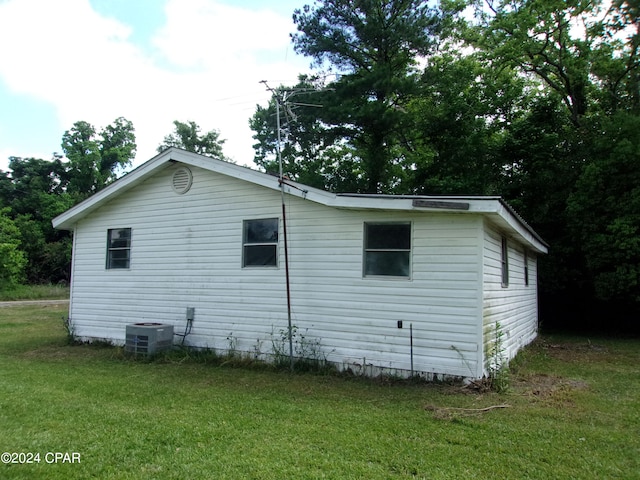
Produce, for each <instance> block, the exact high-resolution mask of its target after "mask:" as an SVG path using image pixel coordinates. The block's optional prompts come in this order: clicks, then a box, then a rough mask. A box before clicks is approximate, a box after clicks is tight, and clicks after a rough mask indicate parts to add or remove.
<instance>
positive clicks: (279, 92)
mask: <svg viewBox="0 0 640 480" xmlns="http://www.w3.org/2000/svg"><path fill="white" fill-rule="evenodd" d="M260 83H263V84H264V86H265V87H266V88H267V90H269V91H270V92H271V93H272V94H273V96H274V98H275V100H276V130H277V137H278V141H277V144H276V154H277V156H278V170H279V171H278V182H279V183H280V197H281V200H282V232H283V236H284V271H285V280H286V285H287V322H288V323H287V327H288V337H289V368H290V369H291V371H293V325H292V322H291V278H290V276H289V248H288V243H287V212H286V206H285V197H284V186H285V185H286V184H287V183H286V182H285V178H284V174H283V168H282V148H281V143H282V136H281V135H282V134H281V126H280V109H283V110H284V111H285V114H287V115H288V116H290V117H291V118H292V119H293V120H294V121H295V119H296V114H295V113H294V112H293V109H292V108H291V107H292V106H305V107H322V105H313V104H308V103H292V102H291V98H293V97H294V96H296V95H297V94H299V93H303V92H315V91H317V90H313V89H309V88H298V89H292V90H287V89H284V88H277V89H274V88H271V87H270V86H269V85H268V84H267V81H266V80H262V81H261V82H260ZM303 192H304V193H306V191H303Z"/></svg>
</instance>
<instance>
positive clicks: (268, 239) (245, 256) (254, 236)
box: [242, 218, 278, 267]
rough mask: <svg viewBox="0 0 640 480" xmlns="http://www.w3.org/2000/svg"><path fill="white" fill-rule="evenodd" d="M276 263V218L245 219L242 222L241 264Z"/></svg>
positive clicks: (262, 265) (268, 264)
mask: <svg viewBox="0 0 640 480" xmlns="http://www.w3.org/2000/svg"><path fill="white" fill-rule="evenodd" d="M277 265H278V219H277V218H264V219H260V220H245V221H244V223H243V239H242V266H243V267H276V266H277Z"/></svg>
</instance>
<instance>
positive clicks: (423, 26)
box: [292, 0, 438, 193]
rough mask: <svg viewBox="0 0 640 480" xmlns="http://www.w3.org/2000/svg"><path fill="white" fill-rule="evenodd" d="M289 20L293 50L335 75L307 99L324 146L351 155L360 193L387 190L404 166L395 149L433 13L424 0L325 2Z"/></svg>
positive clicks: (430, 43)
mask: <svg viewBox="0 0 640 480" xmlns="http://www.w3.org/2000/svg"><path fill="white" fill-rule="evenodd" d="M293 20H294V23H295V24H296V25H297V33H296V34H294V35H293V36H292V41H293V44H294V49H295V51H296V52H298V53H301V54H303V55H306V56H309V57H311V58H312V59H313V61H314V65H315V66H316V67H317V68H324V67H325V66H327V65H328V66H329V69H330V70H335V73H336V74H338V77H337V79H336V80H334V81H332V82H329V83H327V84H326V85H321V86H322V87H327V89H328V90H329V89H330V92H331V93H330V94H326V95H322V96H321V97H317V98H316V97H314V100H315V101H314V102H313V103H321V104H322V105H323V108H322V109H317V110H316V111H315V112H314V113H313V114H314V115H316V116H317V117H318V121H319V122H320V125H322V128H323V130H324V133H323V136H324V138H325V141H324V145H327V146H328V145H332V147H333V148H334V149H335V148H337V149H340V150H342V149H344V148H346V149H347V151H348V152H350V153H351V154H353V157H352V158H353V159H355V160H356V161H357V162H358V164H359V165H358V168H356V169H355V170H359V171H362V172H363V175H362V177H363V179H364V182H365V184H364V187H363V188H362V190H363V191H366V192H369V193H376V192H381V191H386V192H389V191H391V190H392V189H393V187H394V185H395V184H396V183H397V179H396V178H395V177H396V176H397V175H398V173H401V172H402V170H403V169H402V168H398V167H397V166H398V164H400V163H402V158H401V157H400V156H398V154H397V152H395V151H394V150H395V147H396V145H397V144H398V135H399V133H400V132H402V130H403V129H404V128H405V127H406V126H407V124H408V122H409V117H408V115H407V114H406V111H405V106H406V104H407V103H408V101H409V100H410V99H411V97H412V95H413V94H414V93H415V91H416V84H417V79H418V76H417V59H418V57H420V56H424V55H427V54H428V53H429V52H430V51H431V50H432V48H433V45H434V40H433V35H434V34H435V32H436V30H437V25H438V17H437V15H436V14H435V13H434V11H433V10H431V9H430V8H429V6H428V2H425V1H416V0H393V1H384V0H363V1H359V2H355V3H354V2H350V1H346V0H327V1H324V2H320V3H319V5H318V6H316V7H314V8H312V7H309V6H305V7H304V8H303V9H298V10H296V11H295V12H294V15H293ZM338 170H339V169H338Z"/></svg>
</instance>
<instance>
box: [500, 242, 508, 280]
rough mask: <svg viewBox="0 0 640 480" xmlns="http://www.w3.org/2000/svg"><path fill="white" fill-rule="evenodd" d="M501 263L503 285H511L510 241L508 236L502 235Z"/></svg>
mask: <svg viewBox="0 0 640 480" xmlns="http://www.w3.org/2000/svg"><path fill="white" fill-rule="evenodd" d="M500 257H501V264H502V286H503V287H508V286H509V243H508V241H507V237H502V248H501V255H500Z"/></svg>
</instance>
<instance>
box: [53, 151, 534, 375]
mask: <svg viewBox="0 0 640 480" xmlns="http://www.w3.org/2000/svg"><path fill="white" fill-rule="evenodd" d="M283 199H284V204H285V206H286V210H285V209H283ZM283 212H285V218H284V220H285V221H286V232H285V228H284V223H285V221H283ZM53 225H54V227H56V228H60V229H67V230H71V231H73V261H72V277H71V301H70V311H69V317H70V321H71V324H72V325H73V328H74V332H75V334H76V335H77V336H78V337H80V338H82V339H84V340H96V339H107V340H109V341H112V342H114V343H120V344H122V343H124V340H125V330H126V326H127V325H128V324H132V323H140V322H159V323H164V324H171V325H174V329H175V331H176V332H177V333H181V332H183V331H185V329H186V324H187V319H186V318H187V315H186V312H187V309H190V310H189V312H190V314H192V315H189V316H192V317H193V322H192V328H191V332H190V333H189V334H188V335H187V336H186V337H185V338H184V343H185V344H186V345H191V346H196V347H207V348H214V349H217V350H222V351H224V350H229V349H230V348H233V349H235V350H236V351H240V352H247V353H249V354H255V355H258V356H263V357H265V358H268V357H269V355H270V354H273V353H274V352H273V347H274V345H276V346H277V345H280V344H281V341H282V340H283V339H284V338H285V336H286V332H287V331H288V330H287V326H288V319H289V315H290V318H291V322H292V324H293V325H294V327H295V331H296V337H295V341H296V351H298V352H300V350H304V352H303V354H306V355H314V356H321V357H322V358H326V360H328V361H330V362H332V363H334V364H336V366H338V368H341V369H345V368H351V369H353V370H354V371H356V372H360V373H364V374H377V373H380V372H389V373H396V374H400V375H408V374H409V372H410V371H411V370H413V371H414V373H415V374H419V375H423V376H426V377H432V376H433V375H434V374H436V375H445V376H462V377H472V378H478V377H482V376H483V375H484V374H486V373H487V369H488V368H489V365H490V362H491V351H492V349H493V348H494V346H495V338H496V333H498V336H500V338H501V340H500V345H499V347H500V351H501V353H503V354H504V355H505V356H506V357H507V358H511V357H513V356H514V355H515V354H516V352H517V351H518V350H519V349H520V348H521V347H523V346H524V345H526V344H528V343H529V342H531V341H532V340H533V339H534V338H535V337H536V334H537V325H538V306H537V305H538V292H537V257H538V255H540V254H544V253H546V252H547V245H546V244H545V242H544V241H543V240H542V239H541V238H540V237H539V236H538V235H537V234H536V233H535V232H534V231H533V230H532V229H531V227H529V226H528V225H527V224H526V223H525V221H524V220H523V219H522V218H520V217H519V216H518V214H517V213H516V212H515V211H513V210H512V209H511V208H510V207H509V206H508V205H507V204H506V203H505V202H504V201H503V200H502V199H500V198H499V197H461V196H455V197H441V196H438V197H433V196H389V195H356V194H333V193H328V192H325V191H322V190H318V189H314V188H310V187H307V186H304V185H300V184H297V183H294V182H290V181H285V182H284V194H282V192H281V185H280V182H279V179H278V178H277V177H274V176H271V175H267V174H264V173H261V172H257V171H254V170H251V169H249V168H246V167H241V166H238V165H233V164H231V163H226V162H221V161H217V160H214V159H211V158H208V157H203V156H200V155H196V154H193V153H189V152H186V151H183V150H179V149H175V148H171V149H169V150H166V151H165V152H163V153H161V154H159V155H157V156H156V157H154V158H153V159H151V160H149V161H148V162H146V163H145V164H143V165H142V166H140V167H138V168H137V169H135V170H133V171H132V172H130V173H128V174H127V175H125V176H123V177H122V178H121V179H119V180H118V181H116V182H115V183H113V184H112V185H110V186H109V187H107V188H105V189H104V190H102V191H100V192H98V193H97V194H95V195H94V196H92V197H90V198H88V199H87V200H85V201H84V202H82V203H80V204H78V205H76V206H75V207H73V208H71V209H70V210H68V211H67V212H65V213H63V214H62V215H60V216H58V217H57V218H55V219H54V220H53ZM285 233H286V250H287V252H286V257H287V258H285ZM287 264H288V272H289V282H288V283H289V286H290V288H289V291H290V296H289V298H290V302H288V301H287V281H286V277H287V274H286V273H287V268H286V266H287ZM288 305H290V309H288ZM191 309H193V310H191ZM288 312H290V314H289V313H288ZM496 327H497V331H496ZM303 337H304V340H303ZM175 342H176V343H180V342H182V338H180V337H176V339H175ZM412 366H413V369H412Z"/></svg>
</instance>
